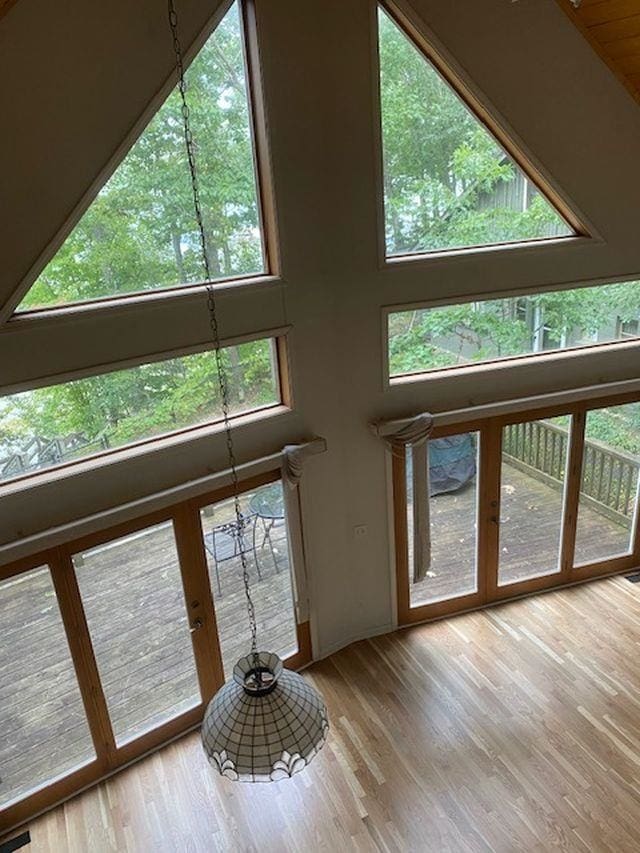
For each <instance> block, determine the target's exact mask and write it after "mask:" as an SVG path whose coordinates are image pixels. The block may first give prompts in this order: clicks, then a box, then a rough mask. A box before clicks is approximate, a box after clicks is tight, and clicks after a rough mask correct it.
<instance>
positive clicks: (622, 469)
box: [574, 403, 640, 564]
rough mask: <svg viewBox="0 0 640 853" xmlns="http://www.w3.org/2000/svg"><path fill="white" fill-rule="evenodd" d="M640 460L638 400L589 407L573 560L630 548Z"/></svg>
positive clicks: (612, 554) (582, 560) (611, 554)
mask: <svg viewBox="0 0 640 853" xmlns="http://www.w3.org/2000/svg"><path fill="white" fill-rule="evenodd" d="M639 466H640V404H638V403H627V404H626V405H624V406H611V407H610V408H607V409H594V410H593V411H591V412H587V423H586V428H585V446H584V455H583V460H582V483H581V487H580V503H579V506H578V526H577V530H576V550H575V557H574V563H578V564H579V563H591V562H593V561H596V560H604V559H606V558H607V557H615V556H619V555H621V554H626V553H628V552H629V551H630V549H631V531H632V526H633V517H634V512H635V506H636V493H637V490H638V467H639Z"/></svg>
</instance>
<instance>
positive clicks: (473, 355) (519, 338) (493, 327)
mask: <svg viewBox="0 0 640 853" xmlns="http://www.w3.org/2000/svg"><path fill="white" fill-rule="evenodd" d="M638 319H640V282H638V281H629V282H624V283H622V284H605V285H600V286H597V287H581V288H576V289H575V290H561V291H554V292H546V293H539V294H534V295H532V296H520V297H508V298H506V299H486V300H482V301H477V302H464V303H458V304H456V305H443V306H438V307H435V308H419V309H415V310H411V311H398V312H394V313H391V314H390V315H389V320H388V323H389V326H388V340H389V373H390V375H391V376H392V377H393V376H402V375H406V374H411V373H422V372H425V371H430V370H439V369H442V368H447V367H463V366H465V365H469V364H477V363H479V362H488V361H496V360H498V359H503V358H513V357H517V356H522V355H531V354H533V353H537V352H549V351H552V350H564V349H573V348H576V347H585V346H593V345H594V344H598V343H608V342H611V341H616V340H629V339H630V338H637V337H638V334H637V326H638Z"/></svg>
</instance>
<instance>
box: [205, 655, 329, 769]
mask: <svg viewBox="0 0 640 853" xmlns="http://www.w3.org/2000/svg"><path fill="white" fill-rule="evenodd" d="M256 664H257V666H258V669H259V670H260V672H259V673H256ZM256 675H258V677H256ZM328 730H329V721H328V718H327V711H326V708H325V705H324V702H323V701H322V698H321V696H320V694H319V693H318V692H317V691H316V690H314V688H313V687H312V686H311V685H310V684H309V683H308V682H307V681H305V680H304V678H303V677H302V676H301V675H298V673H297V672H292V671H291V670H288V669H284V668H283V666H282V661H281V660H280V658H279V657H278V656H277V655H275V654H272V653H271V652H259V653H258V655H257V656H255V655H254V654H249V655H247V656H246V657H244V658H241V659H240V660H239V661H238V663H237V664H236V666H235V669H234V671H233V678H232V679H231V680H230V681H227V683H226V684H225V685H224V686H223V687H222V688H221V689H220V690H219V691H218V692H217V693H216V695H215V696H214V697H213V699H212V700H211V702H210V703H209V707H208V708H207V712H206V714H205V717H204V721H203V723H202V744H203V747H204V750H205V752H206V753H207V756H208V757H209V761H210V763H211V764H212V766H213V767H215V768H216V770H218V772H219V773H220V774H221V775H222V776H226V777H227V778H229V779H233V780H237V781H240V782H277V781H279V780H280V779H286V778H288V777H290V776H293V775H294V774H296V773H298V772H299V771H300V770H302V769H304V768H305V767H306V766H307V764H308V763H309V762H310V761H311V759H312V758H313V757H314V756H315V755H316V754H317V753H318V752H319V750H320V749H321V748H322V745H323V744H324V742H325V739H326V736H327V732H328Z"/></svg>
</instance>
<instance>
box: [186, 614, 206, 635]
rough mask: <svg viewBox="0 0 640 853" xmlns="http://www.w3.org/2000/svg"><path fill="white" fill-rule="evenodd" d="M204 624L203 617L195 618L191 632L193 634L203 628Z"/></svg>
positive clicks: (190, 628)
mask: <svg viewBox="0 0 640 853" xmlns="http://www.w3.org/2000/svg"><path fill="white" fill-rule="evenodd" d="M203 625H204V622H203V621H202V619H201V618H200V617H199V616H198V618H197V619H194V620H193V624H192V625H191V626H190V627H189V632H190V633H191V634H193V633H194V632H195V631H199V630H200V628H202V627H203Z"/></svg>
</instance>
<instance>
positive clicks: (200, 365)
mask: <svg viewBox="0 0 640 853" xmlns="http://www.w3.org/2000/svg"><path fill="white" fill-rule="evenodd" d="M223 362H224V363H225V367H226V370H227V376H228V379H229V391H230V403H231V412H232V414H235V415H237V414H240V413H242V412H247V411H252V410H255V409H259V408H263V407H268V406H271V405H274V404H276V403H279V402H280V399H281V398H280V387H279V378H278V369H277V365H278V360H277V353H276V344H275V341H274V340H273V339H263V340H258V341H250V342H248V343H243V344H239V345H238V346H231V347H227V348H225V349H224V350H223ZM220 416H221V406H220V400H219V390H218V380H217V374H216V364H215V357H214V354H213V352H211V351H206V352H201V353H195V354H192V355H186V356H181V357H178V358H172V359H168V360H166V361H154V362H151V363H149V364H141V365H139V366H137V367H131V368H128V369H126V370H115V371H113V372H111V373H103V374H100V375H98V376H91V377H88V378H85V379H76V380H73V381H71V382H63V383H61V384H59V385H51V386H47V387H45V388H37V389H35V390H33V391H24V392H21V393H19V394H12V395H10V396H7V397H0V480H7V479H11V478H14V477H19V476H23V475H24V474H28V473H31V472H34V471H39V470H42V469H45V468H50V467H51V466H54V465H60V464H62V463H65V462H70V461H75V460H78V459H82V458H86V457H88V456H94V455H96V454H98V453H104V452H105V451H108V450H110V449H114V448H118V447H123V446H125V445H129V444H133V443H136V442H140V441H145V440H148V439H150V438H153V437H155V436H160V435H166V434H167V433H171V432H176V431H179V430H183V429H186V428H189V427H195V426H198V425H201V424H206V423H209V422H211V421H215V420H217V419H219V418H220Z"/></svg>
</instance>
